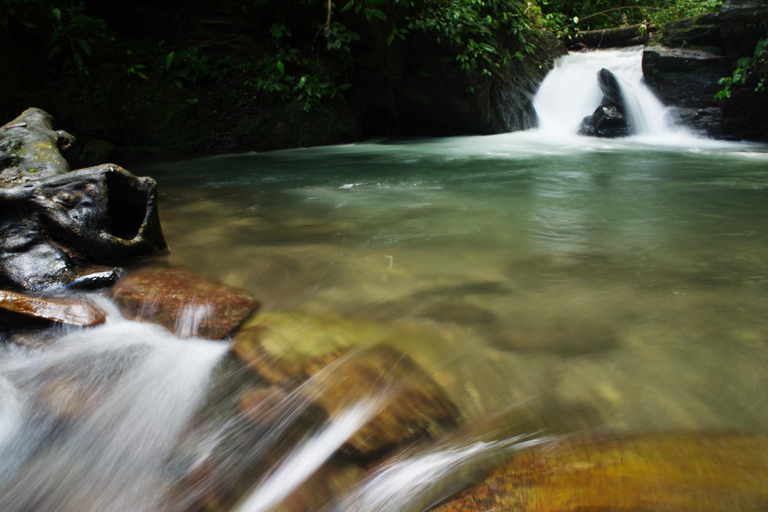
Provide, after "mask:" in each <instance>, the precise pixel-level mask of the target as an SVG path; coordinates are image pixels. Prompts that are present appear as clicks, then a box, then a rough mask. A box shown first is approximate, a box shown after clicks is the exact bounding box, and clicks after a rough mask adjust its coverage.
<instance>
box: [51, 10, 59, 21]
mask: <svg viewBox="0 0 768 512" xmlns="http://www.w3.org/2000/svg"><path fill="white" fill-rule="evenodd" d="M51 14H53V17H54V18H56V21H58V22H59V23H61V9H59V8H57V7H54V8H53V9H51Z"/></svg>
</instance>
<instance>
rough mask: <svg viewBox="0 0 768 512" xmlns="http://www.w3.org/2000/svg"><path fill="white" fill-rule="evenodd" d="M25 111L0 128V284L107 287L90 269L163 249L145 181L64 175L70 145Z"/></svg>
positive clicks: (114, 171) (96, 171)
mask: <svg viewBox="0 0 768 512" xmlns="http://www.w3.org/2000/svg"><path fill="white" fill-rule="evenodd" d="M52 124H53V118H52V117H51V116H50V115H48V114H47V113H46V112H43V111H42V110H39V109H34V108H31V109H28V110H26V111H24V112H23V113H22V114H21V115H20V116H19V117H17V118H16V119H14V120H13V121H11V122H10V123H8V124H6V125H5V126H3V127H0V281H4V282H5V284H7V285H9V286H12V287H16V288H21V289H25V290H42V289H47V288H54V287H58V286H62V285H69V284H73V285H75V286H81V285H82V286H86V287H89V286H90V287H92V286H95V285H98V284H108V283H110V282H114V280H115V279H116V278H117V276H118V272H117V271H116V270H115V269H113V268H112V269H111V268H108V267H107V268H105V267H103V266H100V267H94V266H93V265H94V264H97V263H111V262H115V261H120V260H124V259H127V258H133V257H137V256H147V255H151V254H155V253H157V252H160V251H162V250H164V249H165V248H166V244H165V240H164V238H163V233H162V230H161V229H160V220H159V217H158V214H157V191H156V185H155V182H154V180H152V179H151V178H137V177H136V176H134V175H132V174H131V173H129V172H128V171H126V170H125V169H122V168H120V167H118V166H116V165H112V164H104V165H100V166H97V167H92V168H89V169H81V170H78V171H73V172H70V170H69V166H68V164H67V162H66V160H64V158H63V157H62V156H61V154H60V153H59V150H60V149H61V150H64V149H66V148H67V147H69V145H70V144H71V143H72V141H73V140H74V138H73V137H72V136H71V135H69V134H67V133H66V132H63V131H58V132H57V131H54V130H53V128H52Z"/></svg>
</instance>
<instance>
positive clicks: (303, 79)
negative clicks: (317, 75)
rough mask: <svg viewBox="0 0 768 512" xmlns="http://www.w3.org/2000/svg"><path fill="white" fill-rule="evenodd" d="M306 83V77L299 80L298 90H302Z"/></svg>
mask: <svg viewBox="0 0 768 512" xmlns="http://www.w3.org/2000/svg"><path fill="white" fill-rule="evenodd" d="M306 83H307V77H306V76H303V77H301V79H300V80H299V85H298V88H299V89H301V88H303V87H304V84H306Z"/></svg>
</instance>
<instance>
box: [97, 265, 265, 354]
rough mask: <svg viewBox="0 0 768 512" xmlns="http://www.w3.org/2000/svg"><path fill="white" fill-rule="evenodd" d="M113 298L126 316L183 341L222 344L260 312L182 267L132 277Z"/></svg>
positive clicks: (244, 297) (246, 298)
mask: <svg viewBox="0 0 768 512" xmlns="http://www.w3.org/2000/svg"><path fill="white" fill-rule="evenodd" d="M111 295H112V298H113V299H114V300H115V302H117V304H118V305H119V306H120V310H121V311H122V313H123V314H124V315H125V316H126V317H128V318H132V319H137V320H141V321H145V322H152V323H157V324H160V325H162V326H164V327H166V328H168V329H170V330H172V331H174V332H175V333H176V335H177V336H183V337H189V336H202V337H206V338H210V339H222V338H224V337H226V336H228V335H229V334H230V333H232V332H233V331H234V330H235V329H236V328H237V327H238V326H239V325H240V324H241V323H242V322H243V321H244V320H245V319H246V318H247V317H248V316H249V315H250V314H251V313H253V312H254V311H255V310H256V309H257V308H258V307H259V301H257V300H256V299H255V298H254V297H253V296H251V295H250V294H249V293H248V292H246V291H244V290H239V289H237V288H232V287H231V286H227V285H225V284H224V283H221V282H219V281H216V280H215V279H211V278H208V277H205V276H202V275H200V274H196V273H194V272H191V271H189V270H185V269H182V268H165V267H153V268H147V269H143V270H139V271H137V272H133V273H131V274H129V275H128V276H126V277H125V278H123V279H121V280H120V281H119V282H118V283H117V285H116V286H115V287H114V288H113V289H112V292H111Z"/></svg>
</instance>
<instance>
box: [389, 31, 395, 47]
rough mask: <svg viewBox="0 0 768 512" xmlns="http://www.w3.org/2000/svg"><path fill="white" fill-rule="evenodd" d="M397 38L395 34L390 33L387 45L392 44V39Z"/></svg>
mask: <svg viewBox="0 0 768 512" xmlns="http://www.w3.org/2000/svg"><path fill="white" fill-rule="evenodd" d="M394 40H395V34H389V37H388V38H387V46H391V45H392V41H394Z"/></svg>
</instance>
